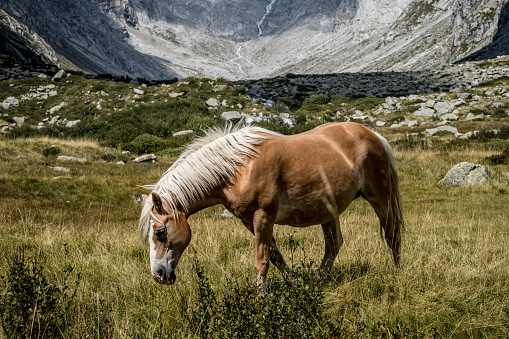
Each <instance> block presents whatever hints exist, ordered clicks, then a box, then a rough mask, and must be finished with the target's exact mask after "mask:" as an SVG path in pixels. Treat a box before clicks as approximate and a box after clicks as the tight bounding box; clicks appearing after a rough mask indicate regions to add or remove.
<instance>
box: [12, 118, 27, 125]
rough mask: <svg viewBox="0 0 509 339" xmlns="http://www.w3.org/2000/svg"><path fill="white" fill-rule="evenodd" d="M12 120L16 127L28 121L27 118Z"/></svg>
mask: <svg viewBox="0 0 509 339" xmlns="http://www.w3.org/2000/svg"><path fill="white" fill-rule="evenodd" d="M12 120H14V122H15V123H16V124H17V125H21V124H22V123H24V122H25V121H27V120H28V118H27V117H13V118H12Z"/></svg>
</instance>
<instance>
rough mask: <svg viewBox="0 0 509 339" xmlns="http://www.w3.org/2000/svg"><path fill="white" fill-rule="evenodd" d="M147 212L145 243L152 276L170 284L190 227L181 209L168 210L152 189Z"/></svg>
mask: <svg viewBox="0 0 509 339" xmlns="http://www.w3.org/2000/svg"><path fill="white" fill-rule="evenodd" d="M153 202H154V208H153V209H152V211H151V213H150V228H149V236H148V241H149V246H150V268H151V272H152V277H153V278H154V280H155V281H156V282H158V283H160V284H170V285H171V284H173V283H174V282H175V279H176V278H177V277H176V275H175V268H176V267H177V264H178V262H179V259H180V257H181V255H182V253H183V252H184V250H185V249H186V247H187V245H188V244H189V242H190V241H191V229H190V228H189V224H188V223H187V220H186V217H185V215H184V213H179V212H175V213H173V211H168V210H166V209H165V208H164V207H163V206H162V200H161V198H160V197H159V196H158V195H157V194H155V193H153Z"/></svg>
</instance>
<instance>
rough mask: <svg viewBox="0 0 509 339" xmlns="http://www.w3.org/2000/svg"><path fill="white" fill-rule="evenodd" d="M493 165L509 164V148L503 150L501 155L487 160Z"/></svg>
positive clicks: (495, 155)
mask: <svg viewBox="0 0 509 339" xmlns="http://www.w3.org/2000/svg"><path fill="white" fill-rule="evenodd" d="M486 160H487V161H488V162H489V163H490V164H492V165H504V164H509V147H508V148H506V149H505V150H503V151H502V152H501V153H500V154H494V155H492V156H489V157H487V158H486Z"/></svg>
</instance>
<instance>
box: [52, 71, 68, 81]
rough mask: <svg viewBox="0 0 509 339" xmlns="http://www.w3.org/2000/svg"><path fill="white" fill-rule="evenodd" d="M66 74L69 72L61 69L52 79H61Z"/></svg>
mask: <svg viewBox="0 0 509 339" xmlns="http://www.w3.org/2000/svg"><path fill="white" fill-rule="evenodd" d="M66 76H67V73H66V72H65V71H64V70H63V69H61V70H60V71H58V72H57V74H55V76H54V77H53V78H52V79H51V80H53V81H60V80H62V79H63V78H64V77H66Z"/></svg>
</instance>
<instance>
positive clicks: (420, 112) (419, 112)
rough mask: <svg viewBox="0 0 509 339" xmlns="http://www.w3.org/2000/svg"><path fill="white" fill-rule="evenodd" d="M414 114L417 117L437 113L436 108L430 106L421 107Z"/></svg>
mask: <svg viewBox="0 0 509 339" xmlns="http://www.w3.org/2000/svg"><path fill="white" fill-rule="evenodd" d="M413 114H414V115H415V116H417V117H432V116H433V115H434V114H435V110H434V109H432V108H429V107H421V108H419V109H418V110H417V111H415V112H414V113H413Z"/></svg>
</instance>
